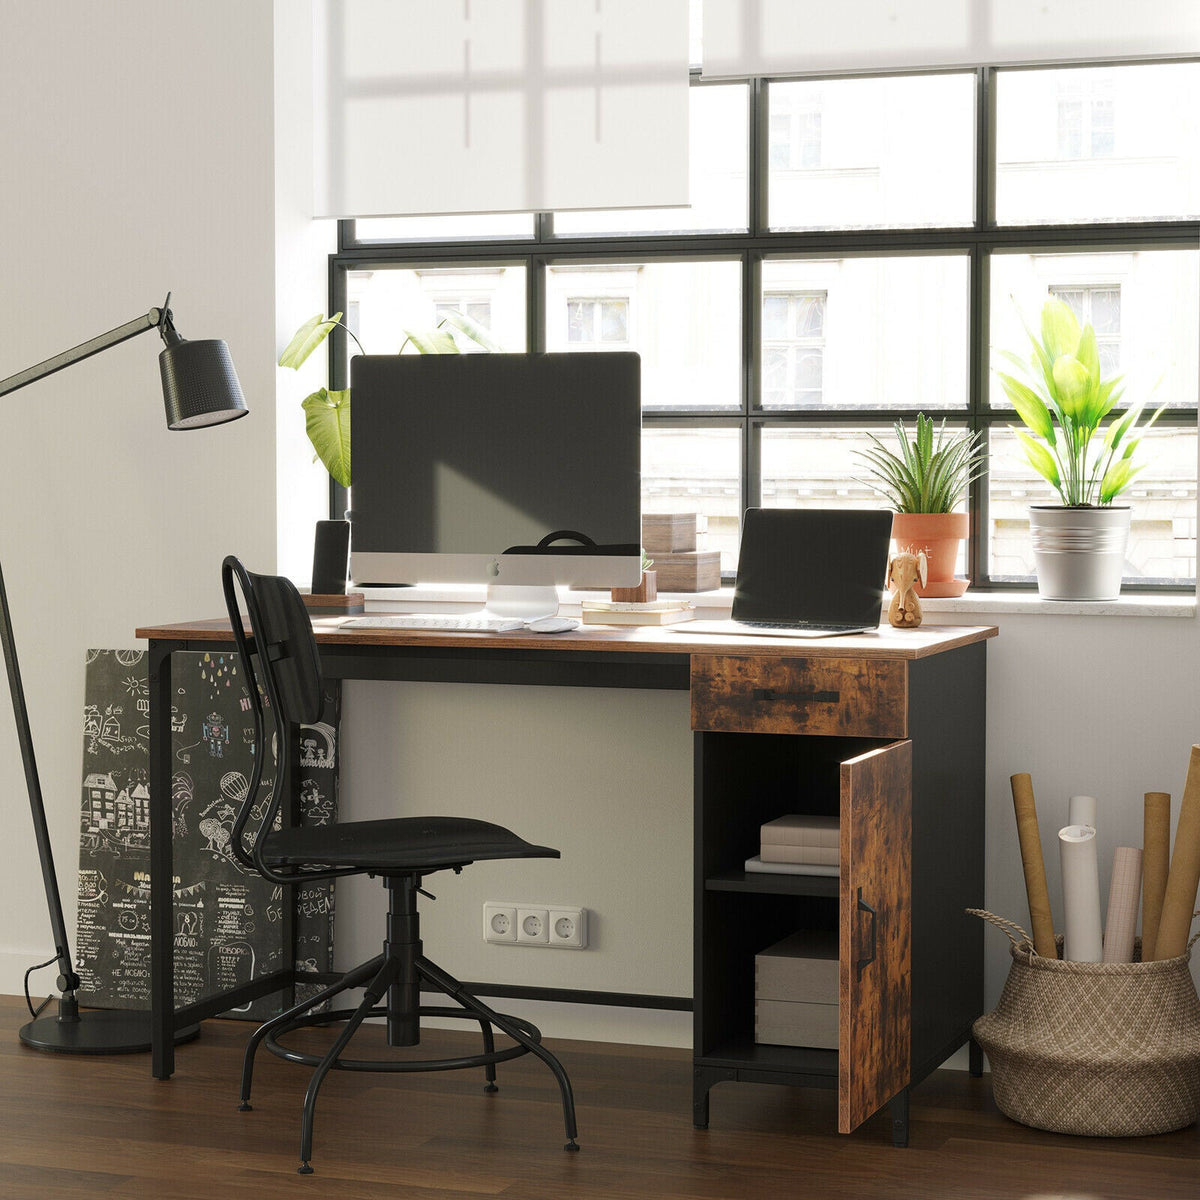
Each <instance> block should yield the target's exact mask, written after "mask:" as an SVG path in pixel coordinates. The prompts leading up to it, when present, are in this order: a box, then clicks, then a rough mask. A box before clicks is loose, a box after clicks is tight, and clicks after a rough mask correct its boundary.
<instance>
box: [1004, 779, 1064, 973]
mask: <svg viewBox="0 0 1200 1200" xmlns="http://www.w3.org/2000/svg"><path fill="white" fill-rule="evenodd" d="M1009 783H1010V784H1011V785H1012V796H1013V808H1014V809H1015V810H1016V814H1017V838H1018V840H1019V841H1020V843H1021V865H1022V866H1023V867H1024V868H1025V894H1026V896H1027V897H1028V898H1029V921H1030V924H1031V925H1032V926H1033V930H1032V932H1033V948H1034V950H1036V951H1037V952H1038V954H1040V955H1042V957H1043V958H1057V957H1058V947H1057V946H1056V945H1055V942H1054V918H1053V917H1052V916H1051V914H1050V890H1049V889H1048V888H1047V887H1046V863H1045V860H1044V859H1043V858H1042V835H1041V832H1040V831H1039V830H1038V820H1037V805H1036V804H1035V803H1034V799H1033V780H1032V779H1030V777H1029V775H1028V774H1027V773H1025V772H1022V773H1021V774H1020V775H1014V776H1013V777H1012V778H1011V779H1010V780H1009Z"/></svg>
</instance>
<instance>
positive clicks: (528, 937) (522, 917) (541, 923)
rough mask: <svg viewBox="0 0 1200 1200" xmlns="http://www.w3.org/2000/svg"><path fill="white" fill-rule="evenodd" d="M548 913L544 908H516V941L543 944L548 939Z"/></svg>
mask: <svg viewBox="0 0 1200 1200" xmlns="http://www.w3.org/2000/svg"><path fill="white" fill-rule="evenodd" d="M549 917H550V914H549V913H548V912H547V911H546V909H544V908H522V907H520V906H518V908H517V941H518V942H528V943H532V944H533V945H538V946H545V945H546V944H547V943H548V942H549V941H550V920H549Z"/></svg>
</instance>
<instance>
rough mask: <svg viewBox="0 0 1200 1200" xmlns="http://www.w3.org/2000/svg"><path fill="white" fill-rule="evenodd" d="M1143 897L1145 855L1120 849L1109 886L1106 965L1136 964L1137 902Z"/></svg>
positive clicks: (1105, 929) (1105, 937) (1106, 919)
mask: <svg viewBox="0 0 1200 1200" xmlns="http://www.w3.org/2000/svg"><path fill="white" fill-rule="evenodd" d="M1141 894H1142V852H1141V851H1140V850H1138V849H1137V848H1136V847H1133V846H1118V847H1117V849H1116V851H1115V852H1114V853H1113V866H1112V879H1111V880H1110V881H1109V885H1108V915H1107V916H1106V917H1105V918H1104V961H1105V962H1133V937H1134V934H1135V933H1136V932H1137V914H1138V902H1139V901H1140V900H1141Z"/></svg>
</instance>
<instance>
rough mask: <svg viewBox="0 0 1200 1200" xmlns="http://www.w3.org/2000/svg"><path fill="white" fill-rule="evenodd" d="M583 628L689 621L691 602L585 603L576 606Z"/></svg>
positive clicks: (599, 601)
mask: <svg viewBox="0 0 1200 1200" xmlns="http://www.w3.org/2000/svg"><path fill="white" fill-rule="evenodd" d="M579 611H580V614H581V615H582V617H583V623H584V624H585V625H674V624H676V622H678V621H690V620H691V619H692V618H693V617H694V616H695V615H696V610H695V608H694V607H693V606H692V602H691V601H690V600H645V601H640V602H639V601H633V600H584V601H583V602H582V604H580V606H579Z"/></svg>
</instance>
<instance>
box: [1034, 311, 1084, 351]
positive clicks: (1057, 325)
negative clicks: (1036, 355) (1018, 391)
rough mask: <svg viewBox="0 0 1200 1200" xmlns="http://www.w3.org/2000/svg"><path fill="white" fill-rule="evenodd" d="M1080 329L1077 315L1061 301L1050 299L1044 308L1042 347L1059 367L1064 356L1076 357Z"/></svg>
mask: <svg viewBox="0 0 1200 1200" xmlns="http://www.w3.org/2000/svg"><path fill="white" fill-rule="evenodd" d="M1079 338H1080V329H1079V322H1078V321H1077V320H1076V319H1075V314H1074V313H1073V312H1072V311H1071V310H1070V308H1068V307H1067V305H1065V304H1064V303H1063V302H1062V301H1061V300H1055V299H1050V300H1047V301H1046V303H1045V304H1044V305H1043V306H1042V345H1043V346H1044V347H1045V350H1046V353H1047V354H1048V355H1049V357H1050V361H1051V362H1053V363H1055V364H1056V365H1057V360H1058V359H1060V358H1062V357H1063V355H1064V354H1068V355H1070V356H1071V357H1072V358H1074V357H1075V355H1076V351H1077V350H1078V348H1079Z"/></svg>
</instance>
